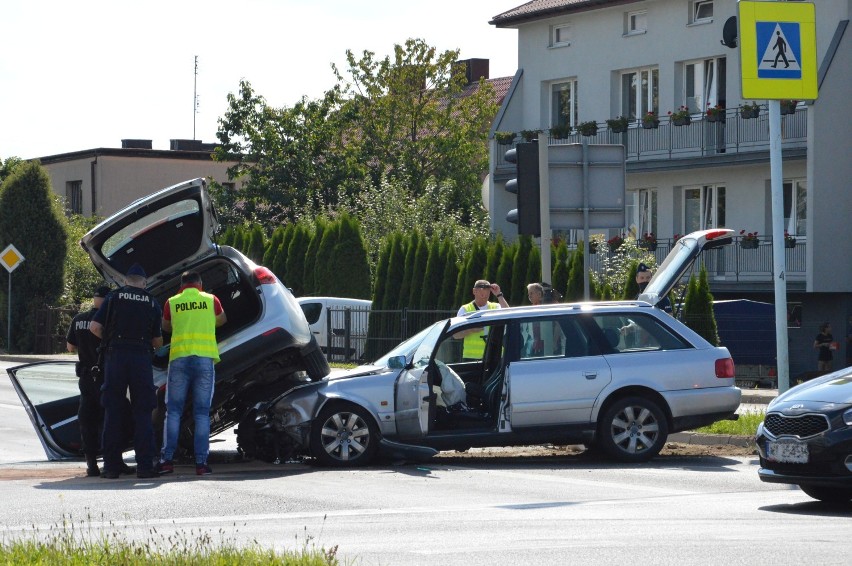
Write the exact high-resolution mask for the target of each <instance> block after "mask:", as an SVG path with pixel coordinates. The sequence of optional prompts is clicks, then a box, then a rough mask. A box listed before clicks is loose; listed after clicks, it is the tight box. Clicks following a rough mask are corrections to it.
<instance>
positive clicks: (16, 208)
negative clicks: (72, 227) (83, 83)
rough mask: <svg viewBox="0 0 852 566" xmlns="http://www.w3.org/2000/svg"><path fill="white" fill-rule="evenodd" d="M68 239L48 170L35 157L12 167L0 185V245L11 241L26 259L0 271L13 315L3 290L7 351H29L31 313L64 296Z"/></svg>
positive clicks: (32, 327) (1, 309)
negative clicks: (8, 337)
mask: <svg viewBox="0 0 852 566" xmlns="http://www.w3.org/2000/svg"><path fill="white" fill-rule="evenodd" d="M67 239H68V235H67V221H66V219H65V214H64V212H63V210H62V207H61V205H60V203H59V201H58V199H57V198H56V197H55V196H54V194H53V191H52V189H51V185H50V178H49V177H48V175H47V171H45V169H44V168H43V167H42V166H41V165H39V163H38V162H37V161H27V162H23V163H20V164H18V165H17V166H15V167H14V168H13V169H11V171H10V172H9V174H8V176H6V177H5V178H4V180H3V183H2V185H0V246H2V248H5V247H6V246H7V245H8V244H13V245H14V246H15V248H16V249H17V250H18V251H19V252H20V253H21V255H23V256H24V258H25V259H24V261H23V262H22V263H21V264H20V266H19V267H18V268H17V269H15V271H14V272H13V273H11V274H10V273H8V272H7V271H6V270H5V269H0V282H2V289H3V291H4V292H5V291H6V290H7V289H8V288H9V278H10V277H11V278H12V279H11V281H12V285H11V287H12V296H11V302H12V304H11V313H9V312H8V311H7V309H8V299H9V297H8V296H7V295H6V294H5V293H4V294H3V298H4V299H6V300H4V301H2V303H3V304H2V305H0V312H2V322H0V325H2V326H0V327H2V328H4V329H6V325H7V321H8V320H9V314H11V332H3V333H2V337H1V338H0V340H2V341H3V342H4V343H5V341H6V336H7V334H8V335H9V336H10V338H11V341H12V344H11V348H10V345H9V344H6V348H7V350H14V351H18V352H32V351H33V349H34V346H35V312H36V311H37V310H38V309H40V308H43V307H44V305H53V304H55V302H56V301H57V300H58V299H59V297H60V295H61V294H62V289H63V279H62V277H63V271H64V267H65V256H66V254H67V252H68V241H67ZM6 330H8V329H6Z"/></svg>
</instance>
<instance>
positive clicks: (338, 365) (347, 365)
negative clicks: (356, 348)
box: [328, 362, 358, 369]
mask: <svg viewBox="0 0 852 566" xmlns="http://www.w3.org/2000/svg"><path fill="white" fill-rule="evenodd" d="M328 365H329V367H332V368H334V369H353V368H356V367H358V364H356V363H345V362H328Z"/></svg>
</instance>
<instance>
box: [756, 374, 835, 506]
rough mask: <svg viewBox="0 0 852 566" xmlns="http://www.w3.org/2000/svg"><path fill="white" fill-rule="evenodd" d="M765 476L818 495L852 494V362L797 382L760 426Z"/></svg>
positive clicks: (828, 498) (771, 406)
mask: <svg viewBox="0 0 852 566" xmlns="http://www.w3.org/2000/svg"><path fill="white" fill-rule="evenodd" d="M756 441H757V448H758V450H759V452H760V469H759V470H758V474H759V475H760V479H761V480H762V481H765V482H770V483H786V484H794V485H798V486H799V487H800V488H801V489H802V491H804V492H805V493H807V494H808V495H809V496H811V497H813V498H814V499H819V500H821V501H826V502H843V501H849V500H850V499H852V367H848V368H844V369H842V370H839V371H836V372H833V373H830V374H828V375H824V376H822V377H819V378H817V379H814V380H811V381H808V382H805V383H803V384H801V385H798V386H796V387H793V388H792V389H790V390H789V391H787V392H785V393H783V394H781V395H779V396H778V397H777V398H776V399H775V400H774V401H773V402H772V403H770V404H769V406H768V407H767V411H766V418H765V420H764V421H763V422H762V423H761V424H760V426H758V428H757V437H756Z"/></svg>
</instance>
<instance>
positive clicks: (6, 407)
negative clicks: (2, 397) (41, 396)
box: [0, 403, 24, 411]
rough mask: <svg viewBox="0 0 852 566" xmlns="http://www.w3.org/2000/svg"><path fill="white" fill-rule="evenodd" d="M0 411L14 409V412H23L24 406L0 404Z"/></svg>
mask: <svg viewBox="0 0 852 566" xmlns="http://www.w3.org/2000/svg"><path fill="white" fill-rule="evenodd" d="M0 409H15V410H18V411H23V410H24V406H23V405H9V404H6V403H0Z"/></svg>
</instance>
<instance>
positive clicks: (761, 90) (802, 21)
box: [737, 1, 818, 100]
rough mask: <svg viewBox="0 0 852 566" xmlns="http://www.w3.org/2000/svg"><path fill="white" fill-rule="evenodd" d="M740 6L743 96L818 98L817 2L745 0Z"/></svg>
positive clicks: (771, 98) (778, 98) (738, 19)
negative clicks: (815, 6)
mask: <svg viewBox="0 0 852 566" xmlns="http://www.w3.org/2000/svg"><path fill="white" fill-rule="evenodd" d="M737 6H738V9H739V17H738V18H737V21H738V22H739V25H740V30H739V36H740V70H741V73H742V94H743V98H744V99H746V98H763V99H767V100H781V99H793V100H802V99H808V100H811V99H815V98H816V97H817V71H818V68H817V54H816V10H815V8H814V5H813V4H810V3H807V2H747V1H741V2H739V3H738V5H737Z"/></svg>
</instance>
